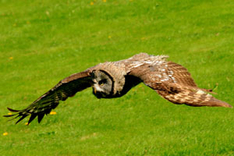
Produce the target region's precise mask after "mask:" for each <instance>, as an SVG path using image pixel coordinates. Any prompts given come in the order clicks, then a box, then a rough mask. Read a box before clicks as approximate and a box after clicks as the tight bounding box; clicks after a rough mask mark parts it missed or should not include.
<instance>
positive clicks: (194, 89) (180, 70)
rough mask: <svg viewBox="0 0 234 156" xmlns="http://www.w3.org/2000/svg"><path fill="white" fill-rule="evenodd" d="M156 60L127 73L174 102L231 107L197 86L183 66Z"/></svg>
mask: <svg viewBox="0 0 234 156" xmlns="http://www.w3.org/2000/svg"><path fill="white" fill-rule="evenodd" d="M158 62H159V63H154V62H152V63H151V64H150V63H148V62H147V63H144V64H141V65H139V66H136V67H135V68H132V69H131V71H130V72H129V75H133V76H136V77H139V78H140V79H141V80H142V81H143V82H144V83H145V84H146V85H147V86H149V87H150V88H152V89H154V90H155V91H157V93H158V94H159V95H161V96H162V97H163V98H165V99H166V100H168V101H170V102H172V103H175V104H186V105H189V106H214V107H232V106H231V105H229V104H228V103H226V102H223V101H220V100H218V99H216V98H214V97H213V96H212V95H210V94H208V93H207V92H212V91H210V90H207V89H201V88H199V87H198V86H197V85H196V83H195V82H194V80H193V78H192V77H191V74H190V73H189V72H188V70H187V69H186V68H185V67H183V66H181V65H179V64H176V63H174V62H167V61H158Z"/></svg>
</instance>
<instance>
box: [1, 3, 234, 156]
mask: <svg viewBox="0 0 234 156" xmlns="http://www.w3.org/2000/svg"><path fill="white" fill-rule="evenodd" d="M233 8H234V3H233V1H232V0H222V1H220V0H211V1H204V0H190V1H189V0H174V1H169V0H164V1H162V0H152V1H145V0H90V1H87V0H79V1H75V0H66V1H64V0H51V1H45V0H34V1H29V0H21V1H14V0H0V21H1V22H0V77H1V79H0V107H1V109H0V114H2V115H4V114H7V113H8V111H7V109H6V107H11V108H15V109H22V108H24V107H26V106H27V105H29V104H30V103H31V102H33V101H34V100H35V99H37V98H38V97H39V96H40V95H42V94H43V93H44V92H46V91H47V90H49V89H50V88H51V87H53V86H54V85H55V84H56V83H57V82H58V81H59V80H61V79H63V78H65V77H66V76H69V75H70V74H72V73H76V72H80V71H83V70H85V69H87V68H89V67H91V66H94V65H96V64H98V63H100V62H105V61H117V60H120V59H125V58H128V57H130V56H132V55H134V54H137V53H140V52H146V53H149V54H154V55H159V54H164V55H169V56H170V58H169V60H172V61H174V62H177V63H180V64H182V65H184V66H185V67H186V68H188V70H189V71H190V72H191V74H192V76H193V78H194V79H195V81H196V82H197V84H198V85H199V87H202V88H213V87H214V86H215V85H216V84H218V88H217V89H216V90H215V92H217V93H218V94H217V95H215V97H217V98H219V99H221V100H223V101H226V102H228V103H230V104H232V105H233V104H234V100H233V86H234V74H233V73H234V44H233V43H234V35H233V34H234V18H233V17H234V9H233ZM55 111H56V114H55V115H49V116H47V117H45V118H44V119H43V121H42V123H41V124H38V123H37V122H35V121H34V122H32V124H30V125H29V126H25V125H24V122H25V123H26V120H25V121H24V122H22V123H20V124H18V125H14V121H11V122H8V121H7V119H5V118H3V117H1V118H0V122H1V125H0V132H1V136H0V142H1V144H0V153H1V155H2V156H9V155H25V156H29V155H39V156H40V155H199V156H200V155H225V156H229V155H234V135H233V133H234V114H233V109H226V108H205V107H203V108H193V107H188V106H176V105H173V104H171V103H169V102H167V101H166V100H164V99H162V98H161V97H159V96H158V95H157V93H155V91H153V90H151V89H149V88H148V87H146V86H144V85H143V84H141V85H139V86H137V87H135V88H134V89H133V90H131V91H130V92H129V93H128V94H127V95H125V96H124V97H121V98H117V99H112V100H109V99H101V100H99V99H96V98H95V97H94V96H93V95H92V93H91V89H87V90H85V91H83V92H80V93H78V94H77V95H76V96H75V97H73V98H69V99H68V100H67V101H65V102H61V104H60V105H59V107H58V108H57V109H55Z"/></svg>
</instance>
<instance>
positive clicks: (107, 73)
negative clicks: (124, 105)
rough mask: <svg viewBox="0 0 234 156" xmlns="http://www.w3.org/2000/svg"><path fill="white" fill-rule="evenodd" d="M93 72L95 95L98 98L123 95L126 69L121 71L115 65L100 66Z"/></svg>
mask: <svg viewBox="0 0 234 156" xmlns="http://www.w3.org/2000/svg"><path fill="white" fill-rule="evenodd" d="M99 66H100V68H97V69H96V70H93V72H92V80H93V94H94V95H95V96H96V97H97V98H113V97H116V96H119V95H121V91H122V90H123V87H124V85H125V77H124V75H125V69H122V70H120V69H119V68H120V67H118V66H116V65H114V64H113V63H108V62H107V63H105V64H100V65H99Z"/></svg>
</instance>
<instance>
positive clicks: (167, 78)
mask: <svg viewBox="0 0 234 156" xmlns="http://www.w3.org/2000/svg"><path fill="white" fill-rule="evenodd" d="M167 57H168V56H164V55H159V56H154V55H148V54H146V53H140V54H137V55H134V56H132V57H130V58H128V59H125V60H120V61H116V62H105V63H100V64H98V65H96V66H94V67H91V68H88V69H87V70H85V71H83V72H80V73H75V74H73V75H71V76H68V77H67V78H65V79H63V80H61V81H60V82H59V83H58V84H57V85H55V86H54V87H53V88H52V89H50V90H49V91H48V92H46V93H45V94H43V95H42V96H41V97H39V98H38V99H37V100H35V101H34V102H33V103H32V104H31V105H29V106H28V107H27V108H25V109H23V110H14V109H11V108H8V110H9V111H11V112H15V113H14V114H11V115H5V117H14V118H19V119H18V121H17V122H16V123H18V122H20V121H21V120H23V119H24V118H25V117H27V116H29V115H31V116H30V118H29V120H28V124H29V123H30V122H31V121H33V120H34V119H35V118H36V117H38V122H39V123H40V122H41V120H42V118H43V117H44V115H47V114H49V113H50V112H51V110H52V109H55V108H56V107H57V106H58V104H59V101H60V100H62V101H65V100H66V99H67V98H68V97H72V96H74V95H75V94H76V93H77V92H79V91H82V90H84V89H86V88H88V87H92V88H93V94H94V95H95V96H96V97H97V98H117V97H121V96H123V95H125V94H126V93H127V92H128V91H129V90H130V89H131V88H133V87H134V86H136V85H138V84H139V83H141V82H143V83H144V84H145V85H147V86H149V87H150V88H151V89H153V90H155V91H156V92H157V93H158V94H159V95H160V96H162V97H163V98H165V99H166V100H168V101H170V102H172V103H174V104H186V105H189V106H212V107H232V106H231V105H229V104H228V103H226V102H223V101H220V100H218V99H216V98H214V97H213V96H212V95H210V94H209V93H212V90H208V89H202V88H199V87H198V86H197V85H196V83H195V82H194V80H193V79H192V77H191V75H190V73H189V72H188V71H187V69H186V68H184V67H183V66H181V65H179V64H177V63H174V62H171V61H167V60H166V59H167Z"/></svg>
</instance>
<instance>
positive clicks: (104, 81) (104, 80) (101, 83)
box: [98, 79, 107, 86]
mask: <svg viewBox="0 0 234 156" xmlns="http://www.w3.org/2000/svg"><path fill="white" fill-rule="evenodd" d="M106 82H107V80H106V79H103V80H101V81H99V82H98V84H99V85H101V86H103V85H104V84H105V83H106Z"/></svg>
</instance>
